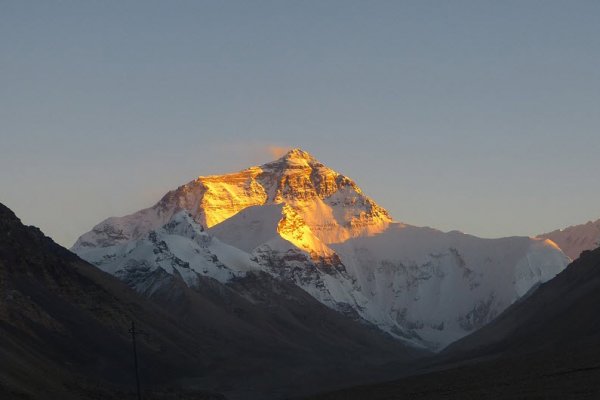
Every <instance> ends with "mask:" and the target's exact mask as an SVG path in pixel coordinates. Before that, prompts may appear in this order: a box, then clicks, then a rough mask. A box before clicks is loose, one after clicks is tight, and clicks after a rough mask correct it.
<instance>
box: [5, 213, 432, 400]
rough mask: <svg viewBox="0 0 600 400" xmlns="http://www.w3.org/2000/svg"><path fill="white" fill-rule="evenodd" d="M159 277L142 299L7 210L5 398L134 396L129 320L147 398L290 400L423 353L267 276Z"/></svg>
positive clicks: (376, 373) (383, 373) (384, 373)
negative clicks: (157, 286)
mask: <svg viewBox="0 0 600 400" xmlns="http://www.w3.org/2000/svg"><path fill="white" fill-rule="evenodd" d="M157 279H163V280H164V279H167V280H169V282H168V285H164V284H163V285H161V290H159V291H157V292H155V293H152V295H151V296H150V297H149V298H147V297H142V296H140V295H139V294H137V293H135V292H134V291H133V290H131V289H130V288H129V287H127V286H126V285H125V284H124V283H122V282H120V281H118V280H117V279H116V278H113V277H112V276H110V275H108V274H106V273H104V272H102V271H100V270H98V269H97V268H95V267H94V266H92V265H90V264H88V263H86V262H84V261H82V260H81V259H79V258H78V257H77V256H76V255H74V254H73V253H71V252H69V251H68V250H66V249H64V248H62V247H60V246H58V245H57V244H55V243H54V242H53V241H52V240H51V239H49V238H47V237H45V236H44V235H43V234H42V233H41V232H40V231H39V230H38V229H37V228H34V227H26V226H24V225H22V224H21V222H20V220H19V219H18V218H17V217H16V216H15V215H14V214H13V213H12V212H11V211H10V210H9V209H8V208H6V207H5V206H3V205H1V204H0V336H1V338H2V340H1V341H0V360H1V362H0V398H3V399H4V398H8V399H13V398H14V399H49V398H61V399H88V398H89V399H100V398H102V399H127V398H135V395H134V393H133V392H132V390H131V389H132V388H133V387H134V381H133V360H132V355H131V340H130V336H129V333H128V329H129V327H130V323H131V321H132V320H134V321H135V322H136V325H137V326H138V327H139V328H140V329H142V330H143V331H144V332H145V334H144V335H142V336H139V358H140V375H141V377H142V384H143V387H144V390H145V391H146V393H145V396H144V398H145V399H153V398H154V399H175V398H186V399H203V398H221V396H220V395H217V394H210V393H209V392H206V390H210V391H217V392H220V393H226V395H227V396H228V397H229V398H244V399H246V398H247V399H251V398H280V397H287V396H289V395H291V394H292V393H293V394H302V393H311V392H315V391H318V390H326V389H333V388H336V387H340V386H342V385H348V384H349V383H350V382H361V381H369V380H374V379H384V378H389V377H390V376H393V375H389V374H390V371H389V370H388V369H386V368H385V364H386V363H387V362H390V361H397V360H401V361H402V360H404V361H410V360H412V359H414V358H415V357H417V356H419V355H420V353H418V352H416V351H414V350H410V349H407V348H406V347H404V346H402V345H400V344H399V343H398V342H397V341H394V340H392V339H391V338H389V337H387V336H385V335H383V334H381V333H379V332H378V331H376V330H375V329H373V328H372V327H370V326H368V325H365V324H362V323H359V322H356V321H352V320H350V319H348V318H346V317H344V316H342V315H340V314H339V313H337V312H334V311H331V310H329V309H328V308H327V307H325V306H323V305H322V304H320V303H318V302H317V301H316V300H315V299H313V298H312V297H311V296H309V295H308V294H306V293H305V292H303V291H302V290H300V289H298V288H296V287H293V286H289V285H286V284H284V283H281V282H278V281H276V280H274V279H273V278H270V277H268V276H262V275H252V274H250V275H248V276H247V277H245V278H240V279H239V280H237V281H234V282H233V283H231V284H228V285H224V284H221V283H219V282H217V281H214V280H211V279H207V280H206V282H204V283H203V284H202V285H200V286H199V288H198V289H190V288H189V287H187V286H186V285H185V284H184V283H183V281H181V279H178V277H177V276H157ZM183 393H185V395H184V397H181V396H182V394H183Z"/></svg>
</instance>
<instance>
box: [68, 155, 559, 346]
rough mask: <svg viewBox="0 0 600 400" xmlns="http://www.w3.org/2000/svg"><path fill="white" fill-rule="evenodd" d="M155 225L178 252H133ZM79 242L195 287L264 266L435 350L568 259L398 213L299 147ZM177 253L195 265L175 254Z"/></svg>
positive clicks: (541, 244)
mask: <svg viewBox="0 0 600 400" xmlns="http://www.w3.org/2000/svg"><path fill="white" fill-rule="evenodd" d="M182 210H183V211H182ZM182 212H183V213H184V214H185V215H187V214H188V213H189V215H190V216H191V218H193V220H194V221H195V222H194V221H191V222H189V223H187V225H189V224H190V223H197V224H200V225H202V226H203V227H204V228H206V231H205V232H203V233H202V234H199V233H198V234H196V236H195V238H196V239H193V238H190V237H189V232H187V231H186V232H187V233H186V232H184V231H178V232H179V233H178V234H177V235H175V236H173V234H172V233H169V232H167V231H168V228H167V227H168V226H169V224H170V222H169V221H171V220H172V219H173V218H176V219H177V218H179V217H178V216H180V215H181V213H182ZM163 226H164V227H163ZM199 229H200V228H199V227H198V228H196V230H199ZM151 232H158V233H159V234H160V236H161V237H162V238H163V239H162V240H163V241H164V242H165V243H167V247H168V252H167V250H166V249H165V254H169V255H168V257H163V258H160V259H159V257H158V256H155V255H154V253H153V252H154V250H153V251H150V252H146V253H143V252H140V251H134V250H133V249H142V248H148V247H147V246H148V244H149V239H152V237H151V236H148V235H149V234H150V233H151ZM199 236H203V237H204V240H205V241H207V242H210V243H213V244H215V243H217V244H219V243H220V244H219V245H218V246H216V247H214V246H213V247H214V249H211V248H209V249H208V250H206V249H204V250H203V249H199V248H195V247H194V246H196V247H197V243H196V244H193V243H192V244H185V241H186V240H188V241H189V240H190V239H192V242H194V240H196V241H197V237H199ZM150 241H151V240H150ZM159 242H160V241H159ZM159 242H158V243H159ZM171 242H172V243H171ZM175 242H177V243H180V244H179V245H177V246H175V245H174V243H175ZM169 243H171V244H169ZM211 246H212V245H211ZM225 246H228V247H227V248H225ZM155 247H156V244H152V245H151V246H150V248H155ZM209 247H210V246H209ZM178 248H179V249H180V250H178ZM190 248H195V250H194V251H193V252H191V253H190V252H189V251H188V250H189V249H190ZM184 249H188V250H184ZM73 250H74V251H76V252H77V253H78V254H80V255H81V256H82V257H84V258H86V259H87V260H89V261H90V262H93V263H94V264H96V265H98V266H99V267H100V268H103V269H104V270H106V271H109V272H111V273H113V274H117V275H118V276H121V275H122V276H123V277H125V276H131V274H130V273H129V272H127V271H128V270H130V271H131V272H132V273H134V274H136V275H135V276H138V275H137V274H139V273H140V269H139V268H140V266H143V267H148V268H149V269H148V270H147V272H148V273H149V274H150V273H152V275H148V276H154V275H153V273H154V271H156V270H157V269H159V268H161V269H163V270H164V271H166V272H167V273H177V274H180V275H181V276H182V277H184V280H185V281H186V282H188V284H190V285H193V284H194V282H195V279H196V276H204V275H207V276H210V277H212V278H214V279H217V280H219V281H221V282H226V281H227V280H228V279H231V277H234V276H243V275H244V274H245V271H247V270H255V271H256V270H260V271H264V272H267V273H268V274H270V275H272V276H275V277H277V278H278V279H281V280H284V281H287V282H292V283H294V284H296V285H297V286H299V287H301V288H302V289H304V290H305V291H306V292H308V293H310V294H311V295H312V296H313V297H315V298H316V299H318V300H319V301H320V302H322V303H324V304H326V305H327V306H329V307H331V308H333V309H335V310H338V311H340V312H343V313H345V314H347V315H351V316H352V317H353V318H360V319H363V320H366V321H369V322H371V323H373V324H375V325H377V326H378V327H379V328H381V329H382V330H384V331H386V332H388V333H390V334H391V335H393V336H395V337H397V338H400V339H402V340H405V341H408V342H410V343H412V344H413V345H416V346H426V347H428V348H430V349H439V348H441V347H443V346H445V345H447V344H448V343H450V342H452V341H454V340H456V339H458V338H460V337H462V336H464V335H465V334H467V333H469V332H471V331H473V330H476V329H479V328H480V327H482V326H483V325H485V324H486V323H488V322H489V321H491V320H492V319H493V318H494V317H495V316H496V315H498V314H499V313H500V312H501V311H502V310H504V309H505V308H506V307H508V306H509V305H510V304H511V303H512V302H514V301H515V300H517V299H518V298H519V297H520V296H523V295H524V294H525V293H526V292H527V291H528V290H529V289H531V288H532V287H534V286H536V285H537V284H539V283H540V282H545V281H546V280H548V279H551V278H552V277H553V276H554V275H556V274H557V273H558V272H560V271H561V270H562V269H563V268H564V267H565V266H566V265H567V262H568V259H567V258H566V257H565V256H564V254H563V253H562V252H561V251H560V249H558V248H557V247H556V245H554V244H553V243H552V242H551V241H545V240H541V239H531V238H525V237H522V238H505V239H497V240H485V239H480V238H476V237H474V236H470V235H465V234H462V233H460V232H450V233H443V232H440V231H437V230H435V229H429V228H418V227H413V226H408V225H406V224H402V223H397V222H393V221H392V219H391V217H390V215H389V214H388V212H387V211H386V210H384V209H383V208H381V207H380V206H378V205H377V204H376V203H375V202H374V201H373V200H371V199H370V198H368V197H367V196H365V195H364V194H363V193H362V191H361V190H360V188H359V187H358V186H357V185H356V184H355V183H354V182H353V181H352V180H351V179H349V178H347V177H345V176H343V175H341V174H339V173H337V172H335V171H333V170H332V169H330V168H328V167H326V166H324V165H323V164H321V163H320V162H319V161H317V160H316V159H315V158H314V157H312V156H311V155H310V154H308V153H306V152H304V151H302V150H299V149H294V150H291V151H290V152H288V153H287V154H286V155H285V156H283V157H282V158H280V159H278V160H276V161H273V162H270V163H267V164H264V165H262V166H259V167H252V168H249V169H246V170H244V171H241V172H239V173H234V174H227V175H218V176H211V177H199V178H198V179H196V180H194V181H192V182H190V183H188V184H186V185H183V186H181V187H179V188H178V189H176V190H174V191H172V192H169V193H168V194H167V195H165V196H164V197H163V199H162V200H161V201H159V202H158V203H157V204H156V205H155V206H154V207H151V208H148V209H145V210H142V211H139V212H137V213H134V214H131V215H129V216H125V217H121V218H109V219H107V220H106V221H104V222H102V223H100V224H99V225H97V226H96V227H95V228H94V229H93V230H92V231H91V232H88V233H86V234H84V235H83V236H81V238H80V239H79V240H78V241H77V243H75V246H74V247H73ZM205 251H209V252H210V253H211V254H213V255H215V256H216V257H217V260H218V262H217V261H215V266H207V265H206V264H205V262H204V261H202V260H206V259H208V260H210V257H208V258H207V257H204V256H203V257H204V258H201V257H198V255H199V254H201V253H203V252H205ZM233 253H235V254H237V255H236V256H235V257H232V256H229V257H228V256H227V254H233ZM143 254H147V256H143ZM190 254H191V255H192V256H190ZM176 259H178V260H184V261H185V263H187V265H188V266H189V267H188V268H186V264H185V263H183V264H173V260H176ZM240 260H245V261H243V262H242V263H241V264H240V263H239V261H240ZM236 262H237V265H236V264H235V263H236ZM219 265H220V267H219ZM200 266H201V267H200ZM204 271H208V272H204ZM223 271H229V272H228V273H223ZM198 274H199V275H198ZM186 277H187V278H186ZM128 279H129V278H128ZM140 279H142V278H140ZM133 285H134V286H136V287H148V285H147V284H146V283H140V282H138V283H135V284H133Z"/></svg>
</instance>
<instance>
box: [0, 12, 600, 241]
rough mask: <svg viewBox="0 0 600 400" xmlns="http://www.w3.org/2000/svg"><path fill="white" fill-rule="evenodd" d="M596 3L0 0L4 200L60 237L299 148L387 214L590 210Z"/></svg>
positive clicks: (559, 222)
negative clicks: (273, 151) (276, 150)
mask: <svg viewBox="0 0 600 400" xmlns="http://www.w3.org/2000/svg"><path fill="white" fill-rule="evenodd" d="M599 21H600V1H596V0H590V1H576V0H568V1H567V0H564V1H551V0H546V1H530V0H517V1H484V0H474V1H458V0H456V1H443V0H439V1H424V0H415V1H400V0H398V1H350V0H343V1H327V0H325V1H320V0H319V1H245V0H244V1H239V2H234V1H166V0H165V1H148V0H144V1H125V0H115V1H48V0H43V1H23V0H14V1H9V0H1V1H0V202H2V203H5V204H6V205H8V206H9V207H11V208H12V209H13V210H14V211H15V212H16V213H17V214H18V215H19V216H20V217H21V218H22V219H23V221H24V222H25V223H28V224H34V225H37V226H39V227H40V228H41V229H42V230H43V231H44V232H45V233H46V234H48V235H50V236H51V237H53V238H54V239H55V240H56V241H58V242H59V243H61V244H63V245H66V246H71V245H72V244H73V242H74V241H75V239H76V238H77V236H78V235H79V234H81V233H83V232H85V231H87V230H89V229H90V228H91V227H92V226H93V225H94V224H96V223H97V222H99V221H100V220H102V219H104V218H106V217H109V216H113V215H123V214H127V213H130V212H133V211H136V210H138V209H141V208H143V207H147V206H150V205H152V204H154V202H156V201H157V200H158V199H159V198H160V197H161V196H162V194H164V193H165V192H166V191H167V190H169V189H172V188H175V187H177V186H178V185H180V184H183V183H185V182H187V181H189V180H191V179H193V178H194V177H195V176H197V175H208V174H213V173H224V172H230V171H235V170H239V169H242V168H244V167H247V166H250V165H253V164H259V163H263V162H266V161H269V160H270V159H271V158H272V156H271V155H270V150H269V149H270V146H281V147H288V146H289V147H301V148H303V149H305V150H307V151H309V152H311V153H312V154H313V155H315V156H316V157H317V158H318V159H320V160H321V161H322V162H324V163H325V164H327V165H329V166H330V167H332V168H334V169H336V170H338V171H339V172H342V173H344V174H345V175H348V176H350V177H351V178H353V179H354V180H356V181H357V183H358V184H359V186H361V187H362V188H363V190H364V191H365V192H366V193H367V194H368V195H370V196H371V197H372V198H374V199H375V200H376V201H377V202H378V203H379V204H380V205H382V206H384V207H385V208H387V209H388V210H389V211H390V212H391V214H392V215H393V217H394V218H395V219H397V220H401V221H404V222H407V223H411V224H416V225H428V226H433V227H436V228H440V229H442V230H452V229H458V230H461V231H464V232H468V233H472V234H476V235H480V236H484V237H498V236H505V235H534V234H536V233H541V232H545V231H548V230H552V229H555V228H560V227H564V226H567V225H571V224H576V223H581V222H585V221H587V220H590V219H597V218H600V184H598V182H599V180H600V168H599V167H600V23H599Z"/></svg>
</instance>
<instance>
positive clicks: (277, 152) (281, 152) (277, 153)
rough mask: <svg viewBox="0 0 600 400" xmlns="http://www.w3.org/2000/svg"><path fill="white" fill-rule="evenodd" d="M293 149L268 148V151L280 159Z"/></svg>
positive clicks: (287, 147)
mask: <svg viewBox="0 0 600 400" xmlns="http://www.w3.org/2000/svg"><path fill="white" fill-rule="evenodd" d="M291 149H292V148H291V147H290V146H268V147H267V151H268V152H269V154H270V155H271V156H272V157H274V158H279V157H281V156H283V155H284V154H285V153H287V152H288V151H290V150H291Z"/></svg>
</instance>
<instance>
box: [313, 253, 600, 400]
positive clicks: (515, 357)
mask: <svg viewBox="0 0 600 400" xmlns="http://www.w3.org/2000/svg"><path fill="white" fill-rule="evenodd" d="M315 398H318V399H396V398H398V399H401V398H410V399H413V398H415V399H439V398H445V399H471V398H472V399H476V398H492V399H508V398H511V399H513V398H521V399H529V398H539V399H595V398H600V249H599V250H594V251H588V252H584V253H583V254H582V256H581V257H580V258H579V259H578V260H576V261H574V262H573V263H572V264H571V265H570V266H569V267H568V268H567V269H566V270H565V271H563V272H562V273H560V274H559V275H558V276H557V277H556V278H554V279H553V280H551V281H549V282H547V283H545V284H543V285H541V286H540V287H539V289H537V290H536V291H535V292H533V293H532V294H531V295H530V296H528V297H527V298H525V299H523V300H521V301H520V302H518V303H516V304H514V305H512V306H511V307H509V308H508V309H507V310H506V311H505V312H504V313H503V314H501V315H500V316H499V317H498V318H497V319H496V320H494V321H493V322H492V323H490V324H489V325H487V326H485V327H484V328H482V329H481V330H479V331H477V332H475V333H474V334H472V335H470V336H467V337H466V338H464V339H462V340H460V341H458V342H456V343H455V344H453V345H451V346H449V348H447V349H446V350H445V351H444V353H443V354H441V355H440V356H439V357H438V358H437V359H435V360H434V361H429V363H428V364H427V365H425V364H422V365H421V369H420V370H419V371H418V372H417V373H416V374H415V375H412V376H409V377H405V378H403V379H400V380H397V381H394V382H389V383H384V384H378V385H370V386H362V387H354V388H349V389H346V390H343V391H340V392H335V393H329V394H325V395H322V396H317V397H315Z"/></svg>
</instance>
